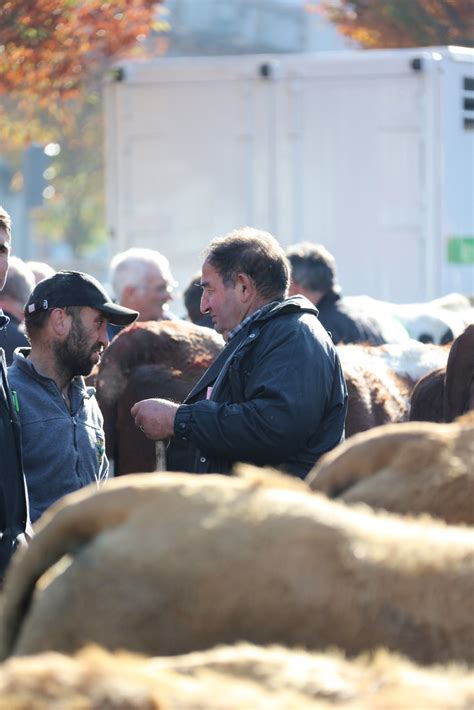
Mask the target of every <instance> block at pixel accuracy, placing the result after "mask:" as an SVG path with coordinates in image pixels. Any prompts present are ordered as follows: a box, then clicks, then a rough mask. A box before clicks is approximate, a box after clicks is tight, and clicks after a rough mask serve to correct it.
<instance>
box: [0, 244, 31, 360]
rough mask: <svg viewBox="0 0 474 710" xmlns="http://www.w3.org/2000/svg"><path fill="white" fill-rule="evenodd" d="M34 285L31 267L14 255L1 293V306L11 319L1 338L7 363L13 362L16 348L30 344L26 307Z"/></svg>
mask: <svg viewBox="0 0 474 710" xmlns="http://www.w3.org/2000/svg"><path fill="white" fill-rule="evenodd" d="M34 287H35V277H34V275H33V272H32V271H31V269H30V267H29V266H28V265H27V264H25V262H24V261H23V260H22V259H19V258H18V257H15V256H12V257H11V258H10V263H9V265H8V276H7V280H6V282H5V285H4V287H3V291H2V292H1V293H0V308H1V309H2V311H3V313H4V314H5V315H6V316H8V318H9V319H10V321H9V323H8V328H5V337H2V339H1V340H0V345H1V346H2V348H3V349H4V351H5V360H6V361H7V365H11V363H12V362H13V353H14V351H15V350H16V348H23V347H26V346H27V345H28V340H27V339H26V335H25V330H24V324H23V320H24V316H25V314H24V308H25V303H26V302H27V300H28V297H29V295H30V293H31V292H32V290H33V289H34Z"/></svg>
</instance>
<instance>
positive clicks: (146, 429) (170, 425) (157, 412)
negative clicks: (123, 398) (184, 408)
mask: <svg viewBox="0 0 474 710" xmlns="http://www.w3.org/2000/svg"><path fill="white" fill-rule="evenodd" d="M178 406H179V405H178V404H175V403H174V402H170V401H169V400H167V399H142V400H141V402H136V404H134V405H133V407H132V408H131V410H130V414H131V415H132V417H134V419H135V425H136V426H137V427H138V428H139V429H141V430H142V432H143V433H144V434H145V436H146V437H147V438H148V439H154V440H160V439H168V438H169V437H170V436H173V433H174V419H175V416H176V410H177V409H178Z"/></svg>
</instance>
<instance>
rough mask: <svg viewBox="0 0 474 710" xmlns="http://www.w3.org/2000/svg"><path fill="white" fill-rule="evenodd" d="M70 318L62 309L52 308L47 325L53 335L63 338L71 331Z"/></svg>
mask: <svg viewBox="0 0 474 710" xmlns="http://www.w3.org/2000/svg"><path fill="white" fill-rule="evenodd" d="M71 322H72V316H69V315H68V314H67V313H66V311H65V310H64V309H63V308H53V310H52V311H51V314H50V316H49V325H50V327H51V328H52V330H53V333H54V334H55V335H58V336H60V337H65V336H66V335H68V334H69V331H70V330H71Z"/></svg>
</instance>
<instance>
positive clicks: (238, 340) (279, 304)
mask: <svg viewBox="0 0 474 710" xmlns="http://www.w3.org/2000/svg"><path fill="white" fill-rule="evenodd" d="M296 311H300V312H301V313H312V314H313V315H315V316H316V317H317V316H318V309H317V308H316V307H315V306H313V304H312V303H311V301H309V300H308V299H307V298H305V297H304V296H291V298H285V299H284V300H283V301H272V302H271V303H268V304H266V305H265V306H263V307H262V309H261V312H260V314H259V315H258V317H257V318H255V319H251V320H250V322H249V323H248V325H247V326H244V328H243V329H242V331H240V332H239V333H237V335H236V336H235V337H234V338H232V339H231V340H230V341H229V342H228V343H227V345H226V346H225V348H224V349H223V350H222V351H221V352H220V353H219V355H218V356H217V358H216V359H215V360H214V362H213V363H212V365H210V367H209V368H208V369H207V370H206V372H205V373H204V374H203V375H202V377H201V378H200V379H199V380H198V382H196V384H195V385H194V387H193V388H192V390H191V392H190V393H189V394H188V396H187V397H186V399H185V400H184V403H186V402H188V401H189V399H191V398H192V397H193V396H194V395H195V394H196V393H197V392H201V391H202V390H203V389H204V388H206V387H207V386H208V385H210V384H211V383H212V382H214V381H215V379H216V378H217V377H218V375H219V373H220V372H221V369H222V367H224V365H225V364H226V362H227V361H228V360H229V358H231V357H232V355H233V353H234V351H236V350H237V349H238V347H239V346H240V345H241V344H242V341H243V340H246V339H247V335H248V331H249V329H251V328H253V326H258V323H264V322H266V321H267V320H269V319H270V318H275V317H277V316H279V315H284V314H286V313H295V312H296ZM244 331H245V332H244Z"/></svg>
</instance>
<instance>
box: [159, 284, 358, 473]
mask: <svg viewBox="0 0 474 710" xmlns="http://www.w3.org/2000/svg"><path fill="white" fill-rule="evenodd" d="M263 311H264V312H263V313H262V314H261V315H260V316H259V317H258V318H257V319H256V320H254V321H252V322H251V323H249V324H248V325H247V326H245V327H244V328H243V329H242V330H241V331H240V333H238V334H237V335H236V336H235V337H234V338H233V339H232V340H230V341H229V343H228V344H227V345H226V347H225V348H224V350H223V351H222V353H221V354H220V355H219V356H218V358H217V359H216V361H215V362H214V364H213V365H211V367H210V368H209V369H208V370H207V371H206V373H205V374H204V375H203V377H202V378H201V380H200V381H199V382H198V383H197V385H196V386H195V387H194V389H193V390H192V391H191V393H190V395H189V396H188V397H187V398H186V400H185V402H184V403H183V404H182V405H181V406H180V407H179V408H178V411H177V415H176V420H175V428H174V433H175V439H176V440H177V442H183V441H187V442H191V444H192V447H193V449H194V461H193V463H192V465H191V466H190V468H189V470H193V471H195V472H196V473H204V472H219V473H228V472H229V471H230V469H231V467H232V464H233V463H235V462H236V461H247V462H251V463H254V464H257V465H269V466H274V467H279V468H280V469H282V470H284V471H286V472H287V473H290V474H292V475H295V476H299V477H300V478H304V476H305V475H306V474H307V473H308V471H309V470H310V469H311V468H312V466H313V465H314V463H315V462H316V461H317V459H318V458H319V457H320V456H321V454H323V453H324V452H326V451H329V450H330V449H332V448H334V447H335V446H336V445H337V444H338V443H339V442H340V441H341V439H342V438H343V436H344V419H345V414H346V408H347V390H346V385H345V382H344V376H343V374H342V370H341V366H340V363H339V358H338V356H337V353H336V350H335V348H334V346H333V344H332V342H331V340H330V338H329V337H328V335H327V333H326V331H325V330H324V328H323V327H322V326H321V324H320V323H319V321H318V317H317V314H318V312H317V310H316V309H315V308H314V306H312V304H311V303H310V302H309V301H308V300H307V299H305V298H303V297H302V296H295V297H293V298H289V299H286V300H285V301H282V302H281V303H279V302H275V303H272V304H270V305H269V306H268V307H267V308H264V309H263ZM210 387H212V394H211V395H210V396H211V398H210V399H206V396H209V394H210V390H209V389H208V388H210ZM178 447H179V443H178ZM172 460H173V442H172V445H171V448H170V451H169V460H168V461H169V463H168V467H169V468H172V467H173V464H172Z"/></svg>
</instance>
